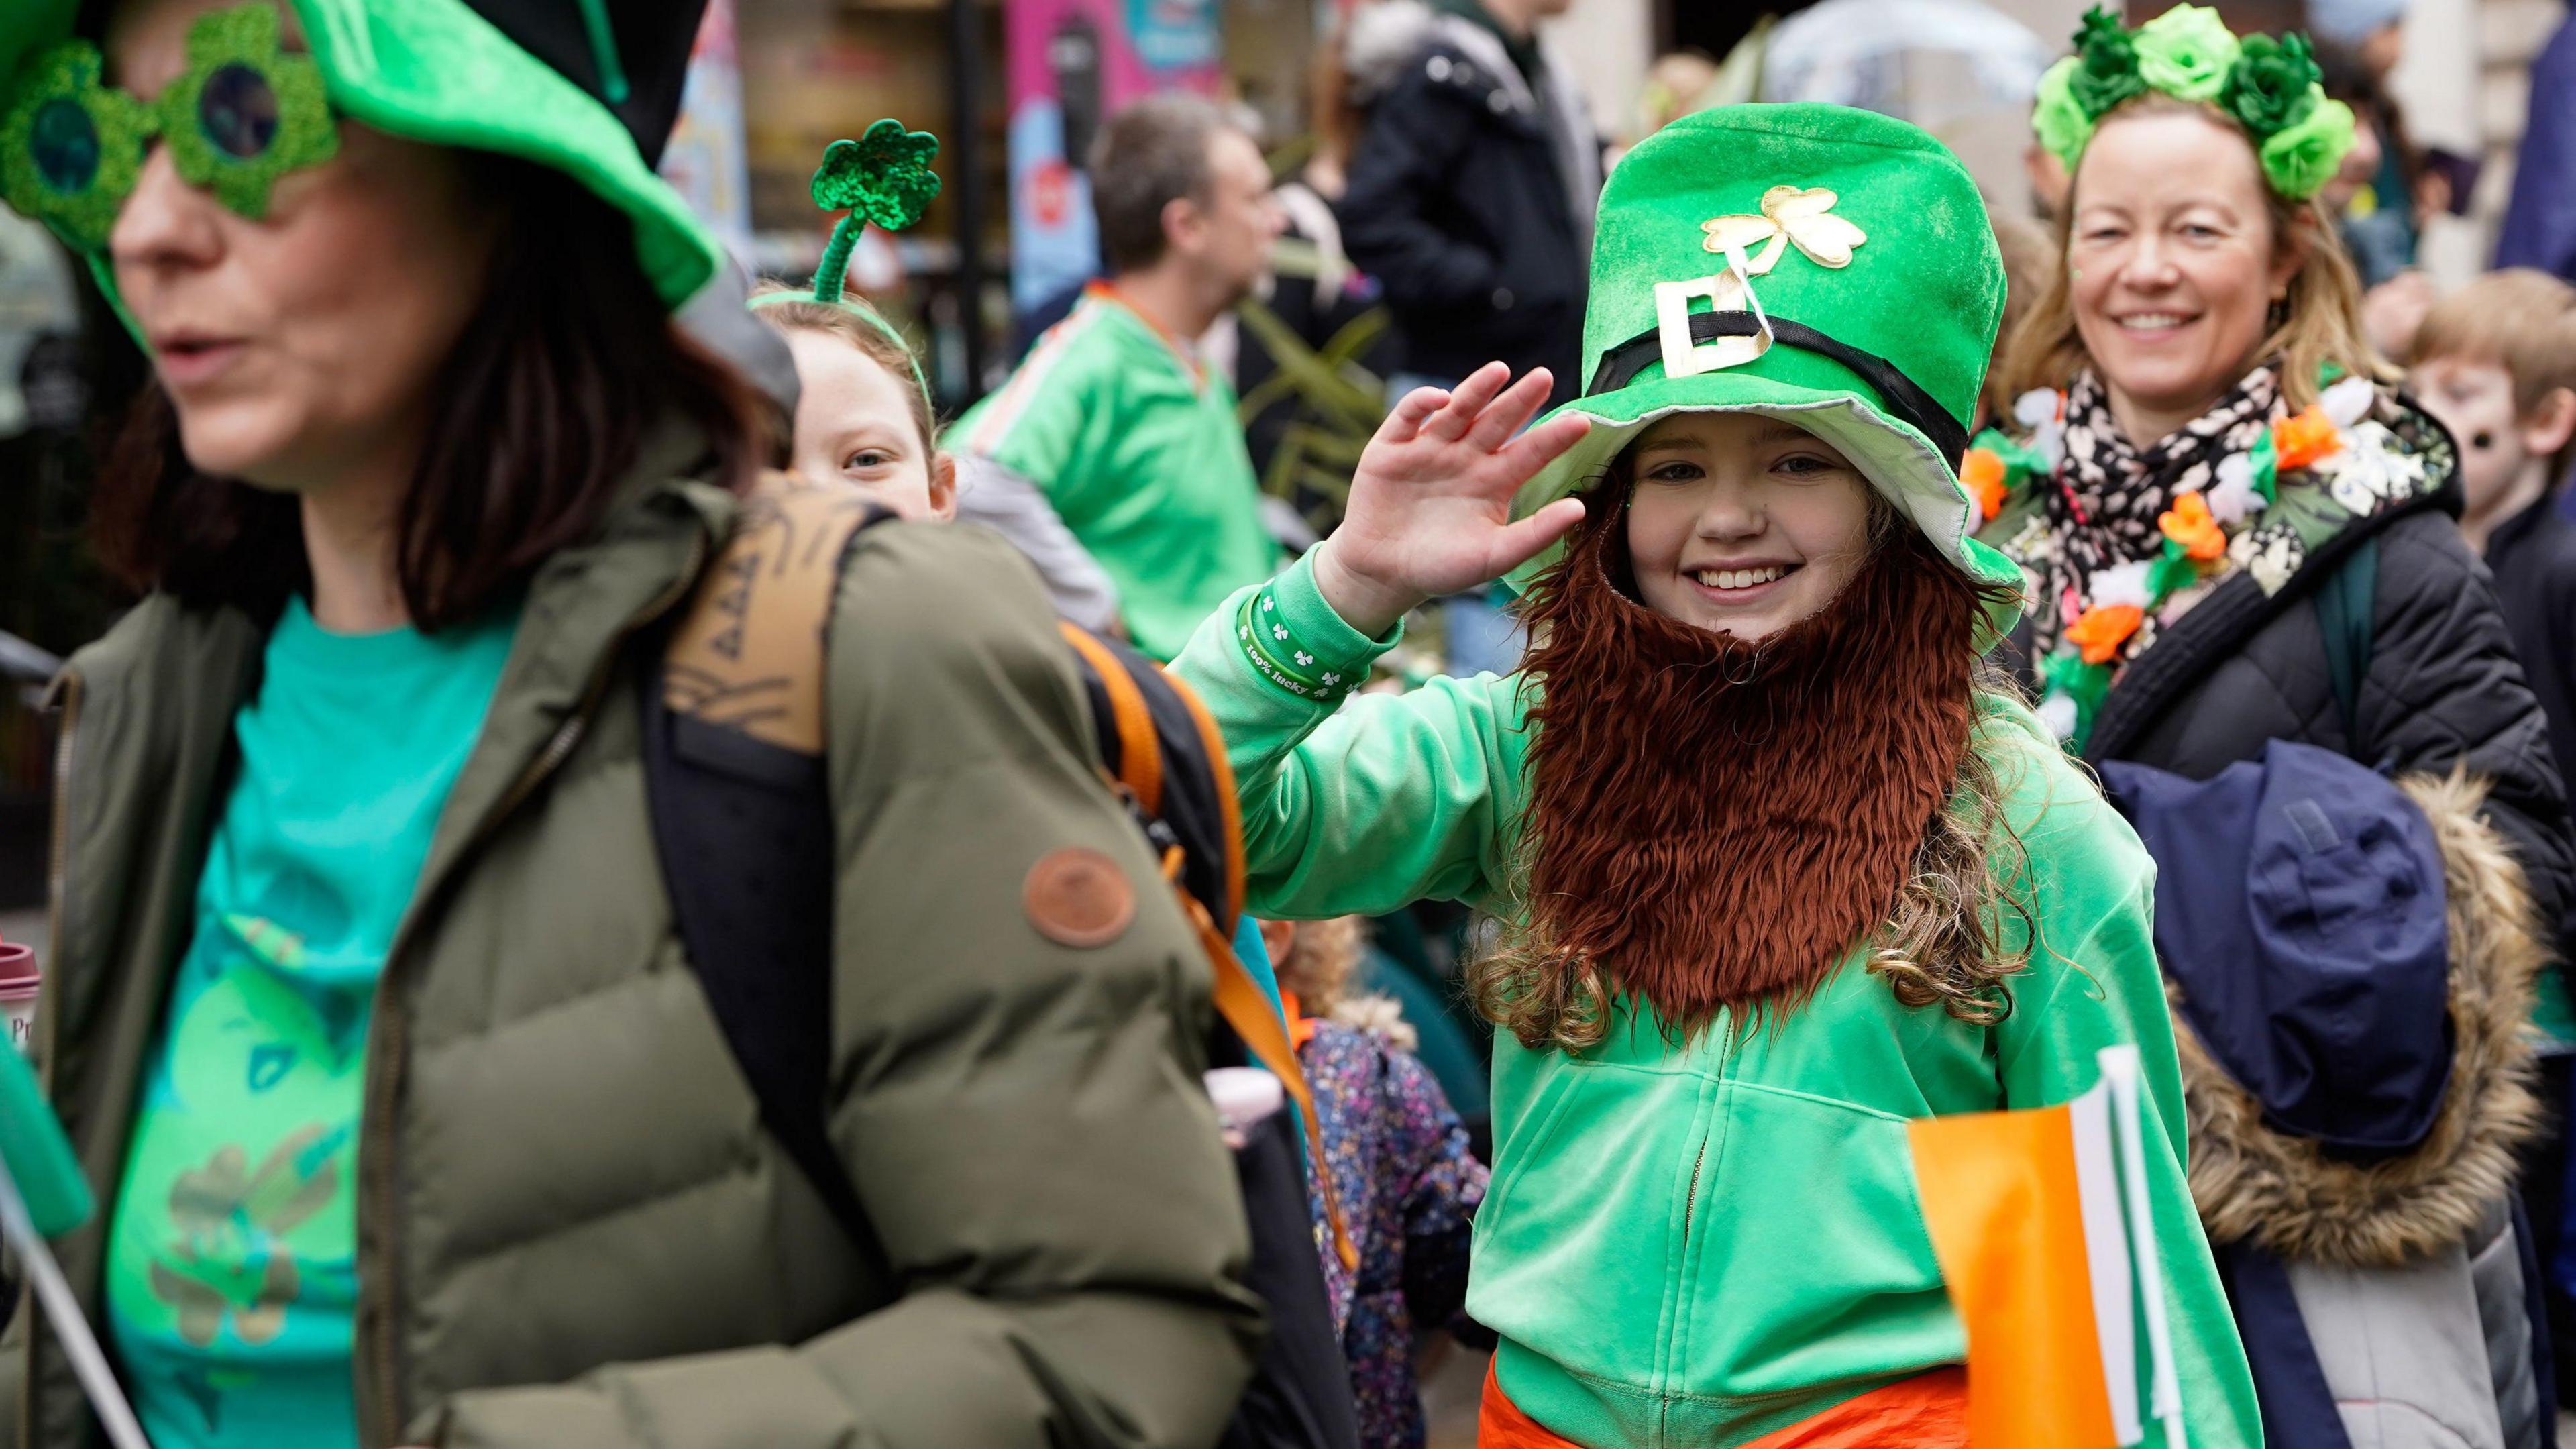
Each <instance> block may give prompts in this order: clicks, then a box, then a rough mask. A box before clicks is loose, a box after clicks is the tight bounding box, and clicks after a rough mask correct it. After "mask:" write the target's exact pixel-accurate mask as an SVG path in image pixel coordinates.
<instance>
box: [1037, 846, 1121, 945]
mask: <svg viewBox="0 0 2576 1449" xmlns="http://www.w3.org/2000/svg"><path fill="white" fill-rule="evenodd" d="M1020 899H1021V903H1022V904H1023V905H1024V906H1026V907H1027V909H1028V913H1029V924H1030V925H1032V926H1035V927H1037V928H1038V934H1040V935H1042V936H1044V937H1046V938H1047V939H1048V940H1050V941H1055V942H1058V943H1060V944H1063V945H1067V946H1080V947H1090V946H1106V945H1108V944H1109V943H1110V942H1112V941H1115V940H1117V939H1118V938H1119V937H1120V936H1121V935H1124V934H1125V933H1126V930H1127V924H1128V923H1129V922H1130V921H1133V920H1135V919H1136V888H1135V887H1134V886H1132V885H1130V884H1128V882H1127V873H1126V872H1125V871H1123V870H1120V869H1119V868H1118V862H1116V861H1114V860H1111V859H1110V858H1109V857H1108V856H1107V855H1106V854H1104V853H1102V852H1100V851H1097V850H1093V849H1092V848H1090V847H1089V846H1086V845H1068V846H1066V847H1064V848H1063V849H1061V850H1050V851H1048V852H1047V853H1046V854H1044V855H1042V856H1040V857H1038V863H1037V864H1035V865H1033V866H1030V867H1029V880H1028V884H1027V885H1026V886H1025V887H1023V888H1022V889H1021V892H1020Z"/></svg>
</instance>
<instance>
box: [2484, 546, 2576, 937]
mask: <svg viewBox="0 0 2576 1449" xmlns="http://www.w3.org/2000/svg"><path fill="white" fill-rule="evenodd" d="M2487 569H2488V571H2489V572H2491V573H2493V574H2494V575H2495V588H2496V598H2497V601H2498V602H2499V603H2501V604H2502V605H2503V606H2504V626H2505V628H2506V629H2507V630H2508V631H2510V632H2511V633H2512V635H2513V652H2514V653H2516V654H2518V655H2520V656H2521V657H2522V673H2523V677H2524V678H2525V679H2527V680H2528V681H2530V684H2531V692H2532V694H2533V695H2534V696H2536V697H2537V698H2538V699H2539V700H2540V712H2541V713H2542V714H2544V715H2546V716H2548V719H2549V742H2550V745H2551V747H2552V753H2553V754H2554V755H2555V756H2556V758H2557V761H2558V774H2559V777H2560V778H2561V779H2562V780H2563V779H2566V778H2568V777H2569V776H2571V775H2576V523H2570V522H2569V521H2568V520H2567V518H2566V517H2565V515H2563V514H2561V513H2560V512H2559V511H2558V503H2557V500H2556V499H2554V498H2543V499H2541V500H2540V501H2539V502H2537V503H2534V504H2532V505H2531V506H2530V507H2529V508H2526V509H2524V510H2523V511H2522V512H2520V513H2518V514H2515V515H2514V516H2513V517H2511V518H2508V519H2506V520H2505V521H2504V522H2502V523H2500V524H2498V525H2496V530H2495V532H2494V533H2493V534H2491V535H2489V536H2488V538H2487ZM2569 904H2570V905H2571V906H2576V901H2571V902H2570V903H2569ZM2569 924H2570V927H2571V929H2570V931H2569V939H2571V940H2576V919H2571V920H2570V922H2569Z"/></svg>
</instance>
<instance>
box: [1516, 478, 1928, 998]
mask: <svg viewBox="0 0 2576 1449" xmlns="http://www.w3.org/2000/svg"><path fill="white" fill-rule="evenodd" d="M1601 516H1602V518H1601V522H1600V523H1599V524H1597V525H1596V524H1593V523H1591V522H1589V521H1587V523H1586V524H1585V525H1584V527H1583V529H1582V531H1581V532H1580V533H1579V534H1578V536H1577V537H1576V539H1575V540H1574V542H1573V543H1572V544H1571V545H1570V546H1569V547H1568V549H1567V552H1566V557H1565V558H1564V559H1563V560H1562V561H1561V562H1559V563H1558V564H1557V565H1556V566H1555V567H1554V568H1552V569H1551V570H1549V572H1548V573H1547V575H1545V576H1544V577H1543V578H1542V579H1540V581H1539V582H1538V585H1537V586H1536V588H1535V589H1534V590H1533V591H1532V595H1531V607H1530V610H1529V621H1530V630H1531V635H1532V637H1533V638H1534V639H1535V640H1537V641H1538V643H1537V644H1536V647H1534V648H1533V649H1532V650H1531V652H1530V656H1529V660H1528V663H1527V666H1526V672H1527V674H1528V676H1529V678H1530V679H1531V680H1532V681H1534V682H1535V683H1536V684H1537V685H1538V686H1539V688H1540V691H1541V693H1540V697H1539V698H1538V700H1537V701H1536V702H1535V703H1534V705H1533V706H1532V708H1531V710H1530V714H1529V718H1530V721H1531V723H1532V726H1533V727H1534V729H1535V731H1536V734H1535V737H1534V738H1533V740H1532V742H1531V745H1530V753H1529V771H1530V777H1531V779H1530V806H1529V813H1528V817H1527V830H1528V834H1527V836H1526V837H1525V840H1526V845H1525V848H1526V850H1527V851H1528V854H1527V855H1526V856H1525V857H1524V863H1525V867H1526V872H1527V874H1526V881H1527V894H1526V910H1527V915H1528V919H1527V924H1526V926H1525V928H1524V930H1525V932H1526V934H1525V935H1524V936H1523V937H1522V939H1521V942H1520V945H1519V947H1518V949H1517V950H1516V951H1515V953H1514V954H1515V955H1516V956H1517V957H1518V958H1519V962H1518V969H1517V970H1516V971H1515V973H1514V974H1515V975H1516V976H1517V977H1518V978H1519V986H1520V988H1521V989H1537V990H1540V991H1543V992H1545V993H1546V994H1547V995H1548V996H1550V997H1552V998H1554V999H1557V1000H1567V1001H1571V1000H1576V999H1579V998H1580V996H1581V995H1582V994H1583V993H1584V992H1585V991H1589V992H1591V993H1592V994H1593V995H1595V996H1598V995H1599V992H1600V986H1601V985H1606V986H1607V988H1608V991H1609V992H1611V993H1616V994H1623V995H1628V996H1632V997H1635V998H1641V999H1642V1000H1643V1001H1645V1002H1646V1003H1648V1004H1651V1005H1652V1006H1653V1007H1654V1009H1655V1010H1656V1012H1657V1013H1658V1014H1659V1015H1660V1016H1661V1018H1662V1025H1663V1028H1664V1031H1665V1032H1666V1034H1667V1035H1668V1036H1669V1037H1671V1038H1672V1039H1673V1040H1675V1041H1687V1040H1689V1039H1690V1038H1691V1037H1692V1036H1694V1035H1696V1034H1697V1032H1698V1031H1699V1030H1700V1029H1701V1028H1702V1027H1705V1026H1707V1025H1708V1024H1709V1023H1710V1022H1711V1021H1712V1020H1713V1019H1714V1018H1715V1017H1716V1015H1717V1014H1718V1012H1719V1011H1720V1009H1721V1008H1724V1009H1729V1010H1734V1011H1737V1012H1744V1011H1746V1010H1747V1009H1748V1008H1749V1009H1750V1010H1751V1012H1752V1013H1754V1014H1755V1015H1758V1014H1759V1013H1761V1012H1765V1011H1780V1012H1784V1013H1785V1012H1789V1011H1794V1010H1796V1009H1797V1008H1798V1007H1799V1006H1801V1005H1803V1004H1804V1003H1805V1002H1806V1000H1807V999H1808V998H1809V997H1810V996H1812V995H1813V994H1814V992H1815V990H1816V988H1817V987H1818V986H1820V985H1822V984H1823V983H1824V981H1825V979H1826V978H1827V977H1828V976H1830V975H1831V974H1832V973H1833V971H1834V969H1835V967H1836V965H1837V964H1838V963H1839V962H1840V961H1841V960H1842V959H1843V958H1844V957H1845V956H1846V955H1848V954H1849V953H1850V952H1851V950H1852V948H1853V947H1854V946H1856V945H1858V944H1860V943H1861V942H1863V941H1864V940H1865V939H1867V938H1868V937H1870V936H1871V935H1873V934H1874V933H1876V932H1877V931H1878V930H1879V929H1880V928H1881V926H1883V925H1884V924H1885V923H1886V921H1887V919H1888V916H1889V914H1890V912H1891V911H1892V910H1893V909H1894V907H1895V903H1896V897H1897V892H1898V889H1899V888H1900V887H1901V886H1902V885H1903V884H1904V882H1905V879H1906V875H1907V872H1908V870H1909V869H1910V868H1911V866H1912V863H1913V860H1914V857H1915V853H1916V850H1917V847H1918V845H1919V844H1920V842H1921V841H1922V839H1923V837H1924V832H1925V830H1926V827H1927V826H1929V825H1930V824H1931V823H1932V820H1933V816H1934V812H1936V811H1938V810H1940V809H1942V808H1943V807H1944V806H1945V804H1946V803H1947V802H1948V800H1949V799H1950V796H1951V793H1952V791H1953V790H1954V789H1955V788H1956V784H1957V779H1958V772H1959V766H1960V760H1961V756H1962V754H1963V752H1964V751H1965V750H1966V748H1967V744H1968V730H1969V723H1970V687H1971V682H1972V671H1973V669H1974V666H1975V659H1976V655H1975V642H1974V629H1975V621H1976V618H1977V612H1978V611H1977V606H1976V601H1975V595H1974V594H1973V592H1972V591H1971V589H1970V587H1969V585H1968V583H1967V581H1966V580H1965V579H1963V578H1962V577H1960V575H1959V574H1958V572H1957V571H1956V570H1955V569H1953V568H1952V567H1951V566H1950V565H1949V564H1948V563H1946V562H1945V561H1943V560H1942V559H1941V558H1940V556H1939V555H1937V554H1936V553H1934V552H1933V550H1932V547H1931V545H1930V544H1929V543H1928V542H1927V541H1925V540H1924V539H1923V537H1922V536H1921V535H1920V534H1918V533H1916V532H1915V531H1914V530H1913V529H1912V528H1911V527H1906V526H1903V525H1901V524H1900V525H1899V526H1897V527H1896V528H1895V529H1893V530H1892V531H1890V533H1889V536H1888V537H1887V538H1886V541H1885V542H1883V543H1881V544H1880V545H1879V547H1878V548H1877V549H1876V551H1875V552H1874V553H1873V555H1872V556H1871V557H1870V558H1869V559H1868V560H1867V561H1866V562H1864V563H1863V564H1862V565H1861V567H1860V569H1859V571H1858V572H1857V573H1856V574H1855V576H1854V577H1853V579H1852V581H1851V583H1850V584H1848V585H1847V586H1846V587H1845V588H1844V590H1843V592H1842V594H1841V595H1840V596H1839V597H1837V598H1836V599H1835V600H1834V601H1833V602H1832V603H1830V604H1828V605H1826V606H1825V608H1824V609H1823V610H1822V611H1821V612H1819V613H1817V614H1815V615H1814V616H1812V617H1810V618H1807V619H1804V620H1801V621H1800V622H1798V623H1797V624H1794V625H1792V626H1790V627H1789V628H1788V629H1785V630H1783V631H1781V632H1780V633H1777V634H1774V635H1772V636H1770V637H1769V638H1767V639H1764V640H1761V641H1759V642H1757V643H1747V642H1745V641H1742V640H1739V639H1737V638H1735V637H1734V636H1733V635H1731V634H1724V633H1718V632H1715V631H1711V630H1707V629H1702V628H1698V627H1695V626H1693V625H1690V624H1685V623H1682V622H1681V621H1679V620H1676V619H1672V618H1668V617H1666V616H1664V615H1662V614H1658V613H1656V612H1655V611H1653V610H1652V609H1649V608H1647V607H1646V606H1644V605H1643V604H1640V603H1638V602H1636V600H1635V598H1634V597H1633V588H1632V585H1631V584H1630V583H1629V581H1628V577H1627V576H1628V573H1629V567H1628V561H1627V547H1626V521H1627V520H1626V512H1625V510H1623V509H1617V508H1605V509H1602V510H1601ZM1586 982H1590V983H1596V984H1593V985H1585V984H1584V983H1586ZM1568 987H1575V988H1576V990H1575V991H1574V992H1572V993H1569V992H1568V990H1567V988H1568ZM1607 1006H1608V1002H1607V1001H1599V1000H1596V1001H1594V1002H1593V1003H1591V1009H1593V1010H1599V1009H1602V1008H1606V1007H1607ZM1531 1044H1532V1045H1537V1043H1531Z"/></svg>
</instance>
